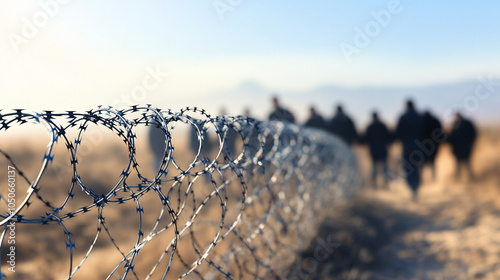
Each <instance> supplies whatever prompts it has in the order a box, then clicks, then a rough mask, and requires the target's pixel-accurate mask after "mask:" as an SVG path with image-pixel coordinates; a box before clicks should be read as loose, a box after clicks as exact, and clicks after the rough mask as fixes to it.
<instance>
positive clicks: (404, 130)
mask: <svg viewBox="0 0 500 280" xmlns="http://www.w3.org/2000/svg"><path fill="white" fill-rule="evenodd" d="M272 103H273V111H272V112H271V113H270V114H269V117H268V119H269V120H270V121H283V122H289V123H295V122H296V120H295V117H294V115H293V113H292V112H291V111H289V110H288V109H286V108H284V107H283V106H281V104H280V102H279V99H278V98H277V97H273V98H272ZM335 111H336V112H335V114H334V116H333V117H332V118H331V119H330V120H326V119H325V118H323V117H322V116H321V115H320V114H319V113H318V112H317V111H316V110H315V108H314V107H312V106H311V107H310V108H309V118H308V120H307V121H306V122H305V123H304V124H303V125H304V126H306V127H311V128H315V129H321V130H324V131H327V132H329V133H332V134H334V135H336V136H337V137H339V138H340V139H342V140H343V141H344V142H345V143H346V144H347V145H348V146H352V145H353V144H354V143H358V144H362V145H367V146H368V147H369V151H370V156H371V159H372V174H371V178H372V182H373V184H374V186H375V187H377V186H378V184H377V181H378V178H379V176H380V175H382V176H383V178H384V179H385V183H386V184H388V183H389V182H390V181H391V180H393V179H396V178H398V177H401V176H403V177H405V179H406V181H407V183H408V185H409V187H410V189H411V191H412V194H413V197H414V199H416V198H417V191H418V188H419V185H420V181H421V173H422V169H423V168H424V166H427V165H428V166H430V168H431V171H432V177H433V179H435V177H436V167H435V160H436V155H437V154H438V150H439V147H440V145H441V144H443V143H445V142H448V143H449V144H450V145H451V147H452V151H453V154H454V156H455V158H456V172H455V175H456V177H457V178H459V177H461V170H462V169H464V168H465V169H466V171H467V172H468V176H469V178H473V177H474V174H473V171H472V167H471V163H470V158H471V154H472V148H473V144H474V141H475V139H476V128H475V127H474V124H473V123H472V122H471V121H470V120H468V119H466V118H464V116H463V115H462V114H460V113H458V112H457V113H456V114H455V120H454V123H453V126H452V129H451V130H450V131H449V132H448V133H446V132H445V131H444V129H443V126H442V125H441V122H440V121H439V119H438V118H436V117H435V116H434V115H433V114H431V112H429V111H425V112H423V113H420V112H418V111H417V110H416V108H415V105H414V103H413V102H412V101H411V100H409V101H407V102H406V109H405V112H404V113H403V114H402V115H401V116H400V118H399V120H398V122H397V125H396V127H395V129H394V130H391V129H389V128H388V126H387V125H386V124H385V123H384V122H383V121H382V120H381V118H380V117H379V114H378V112H376V111H375V112H373V113H372V120H371V123H370V124H369V125H368V126H367V127H366V129H365V132H364V133H358V131H357V130H356V126H355V123H354V121H353V120H352V118H351V117H350V116H348V115H347V114H346V113H345V112H344V108H343V107H342V106H340V105H339V106H337V107H336V109H335ZM220 113H221V115H225V114H226V112H225V110H224V109H222V110H221V112H220ZM245 115H247V116H249V115H250V112H249V110H248V109H247V110H246V111H245ZM151 127H152V129H151V131H150V137H149V138H150V141H151V142H150V147H151V148H152V150H153V153H154V154H155V166H156V167H159V166H160V165H161V162H162V161H163V160H164V158H163V152H164V150H165V136H164V133H163V132H162V131H161V130H159V128H158V124H156V125H155V124H152V126H151ZM236 139H237V132H236V131H234V130H231V129H228V130H227V131H226V132H225V141H224V145H225V148H226V151H227V154H228V155H229V156H232V155H233V154H235V151H236ZM396 141H400V142H401V145H402V157H401V161H402V164H401V167H402V169H400V170H399V172H391V171H390V169H389V167H388V156H389V147H390V146H391V144H392V143H394V142H396ZM200 142H202V145H200ZM211 142H212V141H211V140H210V136H209V133H208V130H206V129H205V128H203V127H202V123H200V124H198V123H196V124H194V123H193V128H192V129H191V133H190V149H191V150H192V151H193V153H194V154H195V155H198V157H199V159H201V160H205V159H206V160H208V158H209V157H208V155H209V153H210V151H211V150H212V146H218V145H213V143H211Z"/></svg>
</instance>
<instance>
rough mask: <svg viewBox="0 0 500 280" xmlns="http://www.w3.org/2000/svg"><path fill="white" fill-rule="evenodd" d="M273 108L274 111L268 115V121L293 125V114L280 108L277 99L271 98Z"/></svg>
mask: <svg viewBox="0 0 500 280" xmlns="http://www.w3.org/2000/svg"><path fill="white" fill-rule="evenodd" d="M272 101H273V107H274V110H273V111H272V112H271V114H270V115H269V120H270V121H283V122H290V123H294V122H295V117H294V116H293V114H292V113H291V112H290V111H288V110H287V109H285V108H283V107H281V105H280V103H279V100H278V97H276V96H275V97H273V99H272Z"/></svg>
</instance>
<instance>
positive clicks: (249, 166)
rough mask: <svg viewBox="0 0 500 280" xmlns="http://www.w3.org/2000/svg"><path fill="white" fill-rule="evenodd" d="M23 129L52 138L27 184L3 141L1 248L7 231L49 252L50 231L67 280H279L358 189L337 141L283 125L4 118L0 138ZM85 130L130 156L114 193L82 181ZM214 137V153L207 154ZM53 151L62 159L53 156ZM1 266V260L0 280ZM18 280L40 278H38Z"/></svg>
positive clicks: (134, 117) (155, 117)
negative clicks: (185, 133) (106, 136)
mask: <svg viewBox="0 0 500 280" xmlns="http://www.w3.org/2000/svg"><path fill="white" fill-rule="evenodd" d="M25 124H35V125H41V126H43V127H44V129H45V130H46V131H47V132H48V134H49V138H50V140H49V143H48V145H47V147H46V149H45V151H44V155H43V159H42V164H41V167H40V170H39V171H38V173H36V175H31V176H33V178H32V177H30V175H28V174H27V172H24V170H23V167H22V164H21V163H19V162H18V161H16V159H15V157H13V156H11V155H10V153H9V151H8V150H5V148H4V147H3V146H2V145H1V143H0V154H1V155H2V156H3V158H4V162H6V164H8V165H9V166H12V167H13V168H15V170H16V172H17V176H18V183H17V184H18V186H17V200H16V205H15V207H13V205H12V204H9V200H8V198H9V196H8V195H9V194H8V188H7V187H6V186H7V183H6V182H7V180H6V179H5V180H4V182H5V183H4V182H2V183H0V185H1V186H4V187H2V188H1V191H0V195H1V200H2V204H1V206H0V213H1V214H0V219H1V220H0V226H2V228H3V234H2V236H1V239H2V240H1V244H2V250H6V248H9V245H8V227H7V226H8V225H9V224H10V223H15V224H16V228H17V229H18V230H19V233H18V234H19V235H21V234H23V235H26V236H27V237H25V239H22V240H28V241H30V242H31V243H33V244H35V245H36V244H38V245H36V246H35V245H33V244H32V246H33V248H40V247H42V248H43V247H44V246H41V245H40V243H43V242H48V241H46V240H44V239H43V238H45V237H46V235H45V234H43V232H50V234H53V233H52V232H56V231H57V232H59V233H61V234H62V237H63V238H55V239H50V240H51V242H54V244H53V246H56V245H57V246H59V247H63V248H64V250H62V251H56V252H55V253H54V254H56V255H58V256H59V255H61V254H62V255H63V256H64V257H61V260H64V263H65V266H67V267H66V269H67V270H66V272H65V273H64V275H65V276H64V277H65V278H66V279H88V278H87V277H88V275H93V277H97V278H93V279H101V278H105V279H271V278H275V279H287V278H288V277H290V267H291V266H292V265H293V263H296V261H297V260H296V259H297V258H298V255H299V253H300V252H301V250H303V249H305V248H307V246H308V245H309V244H310V242H311V241H312V239H313V238H314V237H315V234H316V231H317V229H318V227H319V223H320V222H321V221H322V219H321V217H322V216H324V215H325V212H327V211H331V209H332V206H333V205H335V204H337V203H339V202H341V201H343V200H345V199H347V198H349V197H351V196H352V195H353V193H354V192H355V191H356V189H357V187H358V185H359V180H360V179H359V171H358V169H357V165H356V161H355V158H354V156H353V154H352V152H351V150H350V148H349V147H347V146H346V145H345V144H344V143H343V142H342V141H341V140H339V139H338V138H336V137H335V136H333V135H330V134H328V133H325V132H322V131H319V130H316V129H310V128H304V127H301V126H298V125H294V124H287V123H283V122H260V121H257V120H255V119H252V118H250V117H244V116H236V117H233V116H211V115H209V114H208V113H207V112H205V111H204V110H202V109H199V108H186V109H183V110H180V111H179V112H174V111H170V110H166V111H162V110H160V109H156V108H154V107H152V106H149V105H148V106H132V107H130V108H127V109H124V110H116V109H114V108H105V107H99V108H97V109H95V110H91V111H87V112H74V111H68V112H63V113H56V112H52V111H44V112H42V113H30V112H27V111H25V110H13V111H0V135H1V133H2V132H6V131H8V130H10V129H11V128H13V127H18V126H23V125H25ZM90 126H93V127H98V128H99V129H105V130H107V131H109V132H110V133H111V134H114V135H116V136H118V137H119V139H120V140H121V141H122V143H123V147H122V148H124V149H125V150H126V154H127V156H126V157H125V158H123V159H124V162H123V164H124V166H125V167H124V168H123V169H122V170H120V171H119V174H120V175H119V177H118V180H117V181H116V182H114V183H111V184H108V183H107V180H104V179H105V178H101V179H102V180H99V178H98V179H97V181H95V180H89V179H86V176H88V174H86V172H85V171H84V170H85V167H84V166H82V165H84V164H86V163H87V162H90V163H88V164H90V165H93V164H97V163H96V162H94V161H88V160H87V161H84V160H83V159H82V158H81V153H82V151H81V150H82V149H83V148H82V147H83V145H84V142H85V141H88V139H87V138H88V137H86V134H87V133H89V132H88V131H89V130H90V128H89V127H90ZM179 126H181V127H182V126H184V127H187V128H188V130H190V131H191V133H192V134H193V135H194V139H195V140H196V141H195V142H194V144H192V146H193V147H192V148H193V149H195V153H193V155H194V156H193V157H192V158H190V157H189V156H188V153H187V152H185V151H184V150H182V149H181V148H179V147H178V144H177V143H178V142H179V141H177V142H176V141H175V136H177V135H175V133H174V131H175V129H177V127H179ZM141 127H142V128H144V129H146V128H147V129H150V130H154V131H156V132H155V134H154V135H156V136H151V137H156V142H157V143H159V144H157V146H158V147H160V150H159V151H158V150H157V151H156V152H154V154H155V156H156V161H155V164H154V165H148V164H144V163H143V162H140V161H139V160H138V158H139V153H140V152H138V144H137V143H138V142H137V141H138V140H137V139H138V134H139V132H138V131H139V130H140V128H141ZM209 134H210V135H209ZM151 135H153V134H151ZM211 135H215V136H216V139H217V141H216V143H217V145H215V147H210V144H208V139H209V136H211ZM186 141H187V140H183V142H186ZM181 142H182V141H181ZM230 142H234V143H238V145H234V144H230ZM58 145H64V148H65V150H66V153H64V154H60V153H61V152H60V151H59V150H58V149H57V148H56V146H58ZM152 146H154V145H152ZM212 146H214V145H213V144H212ZM236 146H237V147H236ZM55 158H63V159H65V161H66V162H67V165H62V167H60V166H59V165H60V164H59V165H58V164H57V161H55V160H54V159H55ZM31 161H35V159H31ZM61 168H65V172H68V170H69V171H70V172H68V173H69V174H70V176H69V177H67V178H65V177H64V176H60V178H59V181H55V183H54V181H50V180H48V179H47V178H45V177H50V176H52V177H57V176H56V175H58V174H59V173H60V172H59V173H58V170H59V171H60V170H61ZM148 168H149V170H147V169H148ZM54 170H55V171H54ZM33 174H35V173H33ZM54 174H55V175H54ZM44 178H45V179H44ZM46 181H47V182H46ZM21 182H22V183H21ZM49 182H52V183H49ZM21 185H25V186H26V187H25V191H26V192H23V191H22V190H21V187H20V186H21ZM77 220H80V222H74V221H77ZM23 226H26V227H27V228H26V230H25V231H23ZM115 228H116V229H115ZM47 234H49V233H47ZM54 234H55V233H54ZM62 239H64V241H63V240H62ZM80 239H82V240H83V241H80ZM28 241H26V242H28ZM26 242H24V241H23V243H22V244H21V239H20V237H18V245H17V246H18V247H21V246H24V247H26V246H30V245H29V244H26ZM56 243H57V244H56ZM51 246H52V245H51ZM33 248H30V249H29V250H28V251H29V253H30V254H35V255H34V256H32V258H44V256H45V254H46V252H45V251H43V250H36V249H33ZM103 248H107V250H108V251H103V250H104V249H103ZM110 248H111V249H110ZM54 250H55V249H54ZM110 252H113V254H111V253H110ZM22 254H23V253H22V252H19V253H18V257H19V261H21V258H22V257H23V255H22ZM25 254H28V253H25ZM94 255H96V257H95V260H93V256H94ZM111 255H113V257H111ZM4 257H5V254H3V253H2V256H0V258H4ZM56 261H58V260H56ZM54 262H55V261H54ZM58 262H60V260H59V261H58ZM107 263H112V265H108V264H107ZM96 264H98V266H99V269H96ZM18 266H21V264H18ZM6 268H7V265H6V264H5V262H2V271H1V272H3V273H2V274H1V275H2V277H1V278H4V277H5V276H6V275H7V274H8V272H6ZM19 269H20V268H19ZM23 271H24V272H23V273H25V274H26V275H30V279H37V278H36V274H37V272H36V271H33V272H32V273H33V275H31V274H29V273H30V272H29V271H26V269H25V270H23ZM94 272H95V273H94ZM16 273H17V272H16ZM93 273H94V274H93ZM39 277H41V278H40V279H43V277H42V276H39Z"/></svg>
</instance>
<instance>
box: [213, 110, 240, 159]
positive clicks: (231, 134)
mask: <svg viewBox="0 0 500 280" xmlns="http://www.w3.org/2000/svg"><path fill="white" fill-rule="evenodd" d="M220 115H221V116H224V115H227V112H226V109H225V108H222V109H221V111H220ZM225 127H226V132H225V133H224V134H223V136H224V139H223V140H224V149H225V151H227V152H228V154H229V156H230V157H231V158H232V157H234V156H236V155H235V153H236V140H237V139H238V132H237V131H236V130H234V128H233V127H232V126H231V125H230V124H229V123H223V122H219V123H218V128H219V130H222V129H224V128H225ZM221 133H223V131H221Z"/></svg>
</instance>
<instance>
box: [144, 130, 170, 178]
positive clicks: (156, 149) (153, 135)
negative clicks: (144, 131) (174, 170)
mask: <svg viewBox="0 0 500 280" xmlns="http://www.w3.org/2000/svg"><path fill="white" fill-rule="evenodd" d="M148 136H149V148H150V149H151V152H152V153H153V166H154V168H155V172H158V171H159V169H160V167H161V163H162V161H163V159H164V158H163V157H164V155H165V149H166V147H167V146H166V144H165V132H164V131H163V130H162V129H161V128H160V124H159V123H158V122H157V121H152V122H151V123H150V124H149V130H148Z"/></svg>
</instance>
